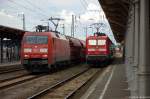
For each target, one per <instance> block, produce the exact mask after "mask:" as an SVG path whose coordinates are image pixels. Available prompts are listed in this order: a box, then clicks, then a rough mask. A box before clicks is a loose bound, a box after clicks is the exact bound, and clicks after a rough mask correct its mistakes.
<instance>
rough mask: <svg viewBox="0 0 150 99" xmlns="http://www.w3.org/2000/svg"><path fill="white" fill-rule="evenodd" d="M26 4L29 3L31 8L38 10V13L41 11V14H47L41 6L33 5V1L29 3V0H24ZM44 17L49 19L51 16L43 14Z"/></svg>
mask: <svg viewBox="0 0 150 99" xmlns="http://www.w3.org/2000/svg"><path fill="white" fill-rule="evenodd" d="M24 2H26V3H28V4H29V5H31V7H33V8H34V9H38V11H40V13H42V14H43V12H45V11H44V10H43V9H42V8H40V7H39V6H37V5H35V4H33V3H32V2H31V1H29V0H24ZM43 15H45V16H46V17H49V16H47V15H46V14H43Z"/></svg>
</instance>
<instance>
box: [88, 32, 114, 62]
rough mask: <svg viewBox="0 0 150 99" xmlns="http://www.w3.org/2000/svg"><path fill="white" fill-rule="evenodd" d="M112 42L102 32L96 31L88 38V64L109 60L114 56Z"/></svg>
mask: <svg viewBox="0 0 150 99" xmlns="http://www.w3.org/2000/svg"><path fill="white" fill-rule="evenodd" d="M111 45H112V42H111V40H110V39H109V38H108V36H106V35H105V34H102V33H95V34H94V36H89V37H88V38H87V39H86V61H87V63H88V64H95V65H96V64H100V63H102V62H105V63H107V62H109V60H111V59H112V57H113V50H112V49H111Z"/></svg>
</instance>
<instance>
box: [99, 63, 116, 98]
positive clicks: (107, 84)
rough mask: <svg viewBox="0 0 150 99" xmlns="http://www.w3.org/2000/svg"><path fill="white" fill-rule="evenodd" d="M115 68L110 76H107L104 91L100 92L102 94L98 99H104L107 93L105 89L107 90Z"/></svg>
mask: <svg viewBox="0 0 150 99" xmlns="http://www.w3.org/2000/svg"><path fill="white" fill-rule="evenodd" d="M115 67H116V66H115ZM115 67H113V70H112V72H111V75H110V76H109V79H108V81H107V83H106V84H105V87H104V90H103V91H102V93H101V95H100V97H99V99H103V97H104V95H105V93H106V91H107V88H108V86H109V84H110V81H111V79H112V76H113V74H114V70H115Z"/></svg>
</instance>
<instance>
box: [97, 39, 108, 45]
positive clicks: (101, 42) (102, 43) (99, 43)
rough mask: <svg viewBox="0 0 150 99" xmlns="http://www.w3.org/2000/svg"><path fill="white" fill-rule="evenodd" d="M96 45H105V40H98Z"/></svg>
mask: <svg viewBox="0 0 150 99" xmlns="http://www.w3.org/2000/svg"><path fill="white" fill-rule="evenodd" d="M98 45H106V40H98Z"/></svg>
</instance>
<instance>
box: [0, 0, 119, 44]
mask: <svg viewBox="0 0 150 99" xmlns="http://www.w3.org/2000/svg"><path fill="white" fill-rule="evenodd" d="M22 14H24V15H25V23H26V30H27V31H35V26H36V25H39V24H40V25H47V23H48V21H47V20H48V19H49V18H50V17H56V18H62V19H64V20H62V21H60V25H59V27H58V31H59V32H61V33H62V31H63V29H62V24H64V25H65V34H66V35H71V23H72V15H74V16H76V18H75V37H76V38H79V39H83V40H84V39H85V37H86V29H87V34H88V35H92V34H93V32H96V29H95V27H94V26H93V25H92V24H93V23H100V22H101V23H104V24H105V25H104V28H101V29H100V31H104V32H105V33H106V34H107V35H108V36H109V37H110V39H111V40H112V41H113V42H114V43H116V41H115V40H114V37H113V34H112V31H111V28H110V26H109V23H108V21H107V19H106V18H105V14H104V12H103V10H102V9H101V6H100V4H99V2H98V1H97V0H0V25H4V26H9V27H13V28H18V29H22V27H23V26H22ZM49 23H50V22H49ZM50 27H51V28H52V29H53V28H54V26H53V25H52V24H51V23H50ZM90 27H92V28H93V29H92V28H90Z"/></svg>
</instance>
